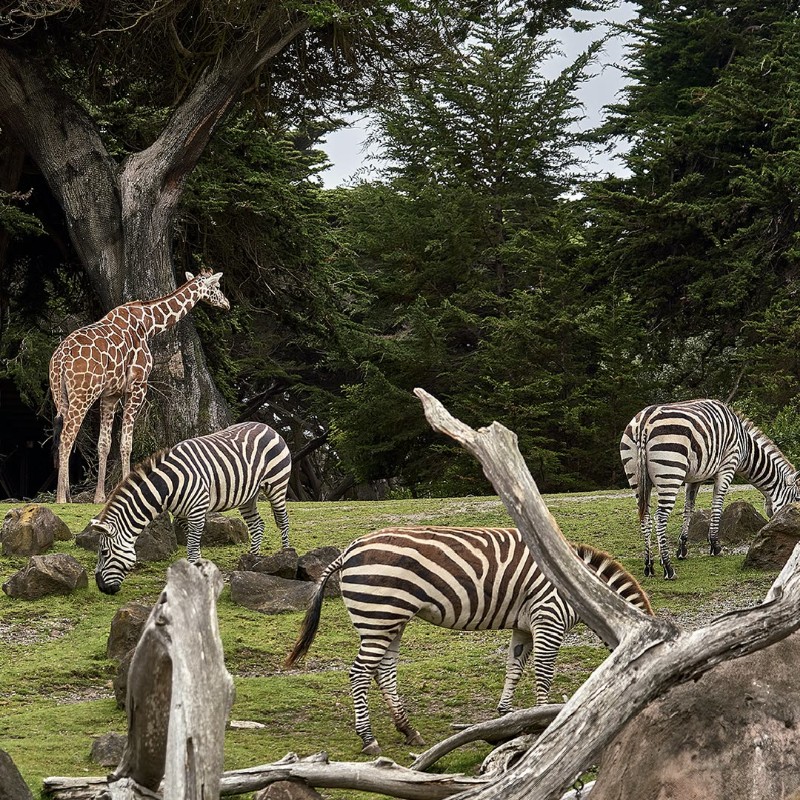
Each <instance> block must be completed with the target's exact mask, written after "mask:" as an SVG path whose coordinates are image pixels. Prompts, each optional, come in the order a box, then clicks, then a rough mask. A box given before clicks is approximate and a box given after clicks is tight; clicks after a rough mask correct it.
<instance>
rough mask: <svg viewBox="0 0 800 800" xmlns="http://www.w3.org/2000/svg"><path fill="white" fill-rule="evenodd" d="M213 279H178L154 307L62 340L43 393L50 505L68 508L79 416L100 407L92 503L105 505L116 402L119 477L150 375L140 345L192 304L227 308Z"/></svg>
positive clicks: (120, 313)
mask: <svg viewBox="0 0 800 800" xmlns="http://www.w3.org/2000/svg"><path fill="white" fill-rule="evenodd" d="M221 277H222V273H221V272H216V273H213V274H212V273H211V272H210V271H208V270H203V271H202V272H201V273H200V274H199V275H197V276H195V275H192V273H191V272H187V273H186V283H184V284H183V285H182V286H180V287H178V288H177V289H176V290H175V291H174V292H172V293H171V294H168V295H166V296H165V297H159V298H157V299H156V300H147V301H140V300H135V301H133V302H131V303H125V304H124V305H121V306H117V307H116V308H113V309H112V310H111V311H109V312H108V314H106V315H105V316H104V317H103V318H102V319H100V320H98V321H97V322H95V323H93V324H91V325H87V326H86V327H83V328H79V329H78V330H76V331H73V332H72V333H70V334H69V335H68V336H67V337H66V338H65V339H64V340H63V341H62V342H61V343H60V344H59V345H58V347H57V348H56V350H55V352H54V353H53V357H52V358H51V359H50V393H51V394H52V396H53V403H54V404H55V410H56V416H55V420H54V422H53V453H54V456H55V458H56V465H57V467H58V485H57V488H56V502H57V503H68V502H69V501H70V492H69V457H70V454H71V453H72V448H73V445H74V444H75V439H76V438H77V436H78V431H79V430H80V427H81V424H82V423H83V419H84V417H85V416H86V412H87V411H88V410H89V408H91V406H92V404H93V403H95V402H96V401H97V400H98V399H99V400H100V435H99V437H98V441H97V459H98V465H97V489H96V490H95V495H94V502H95V503H102V502H104V501H105V496H106V493H105V481H106V463H107V461H108V453H109V451H110V449H111V429H112V427H113V423H114V413H115V411H116V408H117V404H118V403H119V402H120V401H122V404H123V412H122V431H121V435H120V458H121V462H122V476H123V477H125V475H127V474H128V473H129V472H130V468H131V446H132V441H133V425H134V422H135V420H136V416H137V415H138V413H139V411H140V410H141V408H142V404H143V403H144V399H145V397H146V395H147V379H148V377H149V376H150V370H151V369H152V368H153V356H152V354H151V353H150V347H149V346H148V339H149V338H150V337H151V336H154V335H155V334H156V333H159V332H160V331H164V330H167V329H168V328H171V327H172V326H173V325H174V324H175V323H176V322H178V320H180V319H182V318H183V317H185V316H186V315H187V314H188V313H189V312H190V311H191V310H192V309H193V308H194V307H195V305H197V303H198V302H199V301H200V300H204V301H205V302H206V303H208V304H209V305H212V306H216V307H217V308H224V309H226V310H227V309H229V308H230V303H229V302H228V299H227V298H226V297H225V295H224V294H223V293H222V290H221V289H220V287H219V281H220V278H221Z"/></svg>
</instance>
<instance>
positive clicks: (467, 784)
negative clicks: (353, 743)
mask: <svg viewBox="0 0 800 800" xmlns="http://www.w3.org/2000/svg"><path fill="white" fill-rule="evenodd" d="M287 780H301V781H305V782H306V783H307V784H309V785H310V786H314V787H315V788H320V789H353V790H357V791H362V792H377V793H379V794H386V795H389V796H391V797H401V798H409V800H417V798H419V800H436V798H443V797H450V796H452V795H455V794H458V793H459V792H463V791H464V790H465V789H470V788H473V787H475V786H481V785H483V784H485V783H486V779H485V778H469V777H466V776H464V775H426V774H424V773H422V772H418V771H416V770H412V769H408V768H407V767H401V766H399V765H398V764H395V762H394V761H392V760H391V759H389V758H376V759H375V760H374V761H370V762H366V763H365V762H347V761H338V762H337V761H334V762H330V761H328V757H327V754H325V753H317V754H316V755H313V756H309V757H308V758H304V759H299V758H298V757H297V756H296V755H295V754H294V753H289V754H288V755H286V756H285V757H284V758H283V759H281V760H280V761H279V762H277V763H276V764H264V765H263V766H260V767H250V768H248V769H240V770H234V771H232V772H226V773H225V775H223V777H222V794H223V795H231V794H243V793H244V792H254V791H257V790H258V789H263V788H264V787H265V786H268V785H269V784H270V783H275V782H276V781H287Z"/></svg>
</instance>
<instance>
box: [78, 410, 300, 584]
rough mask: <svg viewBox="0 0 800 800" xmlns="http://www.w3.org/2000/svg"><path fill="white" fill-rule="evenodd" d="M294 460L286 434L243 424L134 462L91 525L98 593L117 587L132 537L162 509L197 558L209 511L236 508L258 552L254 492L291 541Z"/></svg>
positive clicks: (284, 539) (260, 523) (129, 558)
mask: <svg viewBox="0 0 800 800" xmlns="http://www.w3.org/2000/svg"><path fill="white" fill-rule="evenodd" d="M291 466H292V460H291V455H290V454H289V448H288V447H287V446H286V442H284V440H283V438H282V437H281V436H280V435H279V434H278V433H277V432H276V431H274V430H273V429H272V428H270V427H269V425H264V424H262V423H260V422H243V423H241V424H239V425H232V426H231V427H230V428H225V429H224V430H221V431H218V432H216V433H211V434H209V435H208V436H198V437H196V438H194V439H186V440H185V441H183V442H179V443H178V444H176V445H175V446H174V447H172V448H170V449H168V450H162V451H161V452H159V453H156V454H155V455H153V456H151V457H150V458H149V459H148V460H147V461H146V462H143V463H142V464H140V465H138V466H137V467H136V468H135V469H134V470H133V471H132V472H131V473H129V474H128V476H127V477H126V478H124V479H123V480H122V482H121V483H120V484H119V485H118V486H117V488H116V489H115V490H114V492H113V493H112V495H111V496H110V497H109V499H108V501H107V502H106V504H105V506H104V507H103V509H102V511H101V512H100V514H99V515H98V516H97V518H96V519H93V520H92V522H91V524H92V526H93V527H94V529H95V530H97V531H99V532H100V533H101V539H100V550H99V554H98V560H97V567H96V569H95V580H96V581H97V585H98V587H99V588H100V590H101V591H103V592H106V593H107V594H114V593H115V592H117V591H119V588H120V585H121V584H122V581H123V579H124V577H125V576H126V575H127V574H128V573H129V572H130V571H131V569H133V565H134V564H135V563H136V552H135V549H134V546H135V543H136V537H137V536H138V535H139V534H140V533H141V532H142V531H143V530H144V528H145V527H146V526H147V525H148V524H149V523H150V522H152V521H153V519H155V517H157V516H158V515H159V514H160V513H161V512H162V511H169V512H171V513H172V515H173V517H174V518H175V523H176V524H178V525H183V526H185V528H186V541H187V548H186V549H187V556H188V558H189V560H190V561H197V560H198V559H199V558H200V537H201V535H202V533H203V527H204V525H205V518H206V514H207V513H208V512H209V511H225V510H227V509H230V508H238V509H239V511H240V512H241V514H242V517H243V518H244V521H245V523H246V524H247V529H248V531H249V533H250V552H251V553H258V552H259V551H260V550H261V540H262V537H263V534H264V520H263V519H261V515H260V514H259V513H258V508H257V502H258V494H259V490H261V489H263V490H264V491H265V493H266V495H267V499H268V500H269V502H270V505H271V506H272V513H273V516H274V517H275V522H276V524H277V525H278V528H279V529H280V533H281V545H282V546H283V547H288V546H289V517H288V515H287V513H286V488H287V485H288V483H289V475H290V473H291Z"/></svg>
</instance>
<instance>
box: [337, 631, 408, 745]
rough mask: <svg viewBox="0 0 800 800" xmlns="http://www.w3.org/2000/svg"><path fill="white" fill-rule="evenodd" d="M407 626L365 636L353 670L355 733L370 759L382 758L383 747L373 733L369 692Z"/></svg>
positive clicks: (351, 678) (352, 692)
mask: <svg viewBox="0 0 800 800" xmlns="http://www.w3.org/2000/svg"><path fill="white" fill-rule="evenodd" d="M404 626H405V624H404V625H403V626H396V627H394V628H392V629H390V630H387V631H376V632H373V633H371V634H369V635H366V636H365V635H362V636H361V644H360V645H359V648H358V655H357V656H356V658H355V661H353V665H352V666H351V667H350V692H351V694H352V695H353V708H354V710H355V716H356V726H355V727H356V733H357V734H358V735H359V736H360V737H361V741H362V743H363V747H362V748H361V752H362V753H366V754H367V755H370V756H377V755H379V754H380V752H381V747H380V745H379V744H378V740H377V739H376V738H375V735H374V734H373V733H372V725H371V723H370V721H369V705H368V704H367V692H368V691H369V686H370V683H372V678H373V676H375V673H376V670H377V669H378V665H379V664H380V663H381V661H383V657H384V654H385V653H386V650H387V648H388V647H389V645H390V644H391V643H392V642H393V641H394V639H395V636H396V635H397V633H398V632H402V628H403V627H404Z"/></svg>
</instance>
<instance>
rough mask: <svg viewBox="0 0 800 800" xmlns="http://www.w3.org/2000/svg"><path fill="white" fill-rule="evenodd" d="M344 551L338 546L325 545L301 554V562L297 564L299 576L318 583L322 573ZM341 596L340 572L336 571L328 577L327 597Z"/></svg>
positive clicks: (300, 578)
mask: <svg viewBox="0 0 800 800" xmlns="http://www.w3.org/2000/svg"><path fill="white" fill-rule="evenodd" d="M341 553H342V551H341V550H339V548H338V547H333V546H332V545H328V546H325V547H316V548H314V549H313V550H309V551H308V552H307V553H306V554H305V555H304V556H301V558H300V562H299V563H298V565H297V578H298V580H301V581H313V582H314V583H316V582H317V581H318V580H319V578H320V576H321V575H322V573H323V571H324V570H325V567H327V566H328V564H330V563H331V561H335V560H336V559H337V558H338V557H339V556H340V555H341ZM338 596H339V573H338V572H336V573H334V574H333V575H331V577H330V578H328V582H327V583H326V584H325V597H338Z"/></svg>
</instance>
